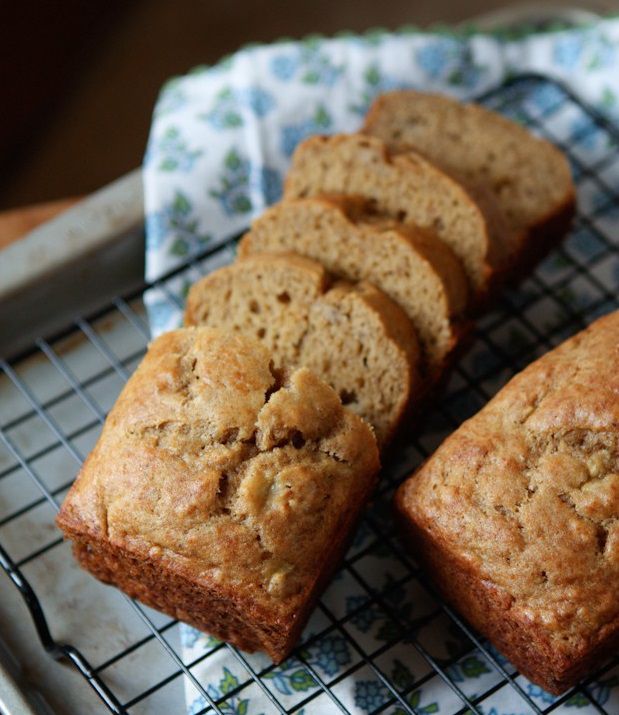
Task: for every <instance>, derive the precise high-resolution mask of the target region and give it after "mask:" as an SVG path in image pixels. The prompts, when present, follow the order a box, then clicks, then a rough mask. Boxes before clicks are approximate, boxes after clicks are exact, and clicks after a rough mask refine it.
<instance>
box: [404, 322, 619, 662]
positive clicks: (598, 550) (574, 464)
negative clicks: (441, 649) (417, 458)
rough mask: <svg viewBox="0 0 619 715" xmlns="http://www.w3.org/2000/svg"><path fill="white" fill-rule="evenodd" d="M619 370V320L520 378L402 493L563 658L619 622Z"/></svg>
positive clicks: (410, 509) (408, 508)
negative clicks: (543, 634) (539, 631)
mask: <svg viewBox="0 0 619 715" xmlns="http://www.w3.org/2000/svg"><path fill="white" fill-rule="evenodd" d="M618 366H619V312H616V313H613V314H611V315H608V316H606V317H604V318H602V319H600V320H598V321H597V322H596V323H594V324H593V325H592V326H590V327H589V328H588V329H586V330H584V331H583V332H581V333H579V334H578V335H576V336H575V337H573V338H571V339H570V340H568V341H567V342H565V343H564V344H562V345H561V346H560V347H558V348H557V349H555V350H553V351H552V352H551V353H548V354H547V355H545V356H544V357H542V358H541V359H540V360H538V361H537V362H535V363H533V364H532V365H531V366H529V367H528V368H527V369H526V370H524V371H523V372H522V373H520V374H519V375H518V376H517V377H515V378H514V379H513V380H511V382H510V383H509V384H508V385H507V386H506V387H505V388H504V389H503V390H502V391H501V392H500V393H499V394H498V395H497V396H496V397H495V398H494V399H493V400H491V401H490V402H489V403H488V405H487V406H486V407H485V408H484V409H483V410H482V411H481V412H480V413H478V414H477V415H476V416H475V417H473V418H472V419H471V420H469V421H468V422H466V423H465V424H464V425H462V427H461V428H460V429H459V430H457V432H455V433H454V434H453V435H452V436H451V437H449V438H448V439H447V440H446V441H445V443H444V444H443V445H442V446H441V447H440V448H439V450H438V451H437V452H436V453H435V454H434V456H433V457H432V458H431V459H430V460H429V461H428V462H427V463H426V464H425V465H424V466H422V468H421V469H420V470H419V471H418V472H417V474H416V475H415V476H414V477H413V478H412V479H410V480H409V481H408V482H407V483H406V484H405V485H404V487H403V488H402V490H401V493H400V495H399V499H400V506H401V508H402V509H403V510H404V511H405V513H408V514H409V515H410V516H411V517H412V519H413V520H414V522H415V523H417V525H418V526H420V527H421V528H422V529H423V530H425V531H426V533H429V534H430V535H431V538H432V539H433V540H434V541H435V542H438V543H440V544H441V545H442V547H443V548H444V549H446V550H447V552H448V553H450V554H452V555H454V556H455V557H456V558H457V559H458V560H460V562H461V563H462V565H463V568H465V569H466V570H467V571H468V572H472V573H476V574H478V575H479V577H480V578H481V579H483V580H485V581H488V582H491V583H492V584H495V585H498V586H499V587H500V588H501V589H502V590H503V591H504V592H505V593H506V594H508V595H509V599H508V600H509V604H508V607H509V609H510V611H511V615H512V616H515V617H516V618H517V619H518V620H520V621H521V622H523V623H526V624H529V625H531V626H532V627H534V628H539V629H540V630H541V631H542V632H544V633H545V634H546V636H547V638H548V639H549V640H550V642H551V643H552V644H553V648H554V649H555V650H556V651H558V652H566V653H574V652H577V651H581V650H583V649H585V648H587V647H589V645H595V643H596V642H597V641H598V640H601V639H603V638H604V637H605V636H608V635H609V633H611V632H615V631H616V630H617V626H618V624H619V598H618V595H619V519H618V517H619V438H618V435H619V369H618Z"/></svg>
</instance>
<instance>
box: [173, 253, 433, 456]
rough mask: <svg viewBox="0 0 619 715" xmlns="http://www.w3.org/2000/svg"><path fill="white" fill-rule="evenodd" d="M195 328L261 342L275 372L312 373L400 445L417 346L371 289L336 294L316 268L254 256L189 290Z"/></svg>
mask: <svg viewBox="0 0 619 715" xmlns="http://www.w3.org/2000/svg"><path fill="white" fill-rule="evenodd" d="M185 322H186V324H187V325H208V326H210V327H213V328H225V329H226V330H232V331H236V332H240V333H242V334H246V335H249V336H250V337H258V338H259V339H260V340H261V341H262V342H263V343H264V344H265V345H266V346H267V347H268V349H269V351H270V352H271V354H272V356H273V360H274V363H275V367H276V368H277V369H279V368H282V367H298V366H301V365H304V366H305V367H309V368H310V369H312V370H313V371H314V372H315V373H316V374H317V375H319V376H320V377H322V378H323V379H324V380H325V381H326V382H327V383H329V384H330V385H331V386H332V387H333V388H334V389H335V391H336V392H337V393H338V394H339V395H340V397H341V399H342V402H343V403H344V404H346V405H347V406H348V407H349V408H350V409H352V410H353V411H354V412H356V413H357V414H359V415H360V416H361V417H363V418H364V419H365V420H366V421H367V422H369V424H371V425H372V426H373V427H374V429H375V430H376V436H377V439H378V441H379V444H381V446H384V445H385V444H386V443H387V442H388V441H389V440H390V438H391V437H392V435H393V433H394V432H395V430H396V428H397V426H398V423H399V422H400V420H401V418H402V416H403V414H404V412H405V410H406V408H407V407H408V405H409V401H410V398H411V397H412V396H413V397H414V395H415V388H416V386H417V385H418V383H419V380H418V372H417V370H418V364H419V346H418V343H417V339H416V336H415V331H414V328H413V326H412V325H411V323H410V321H409V319H408V317H407V316H406V314H405V313H404V311H403V310H402V309H401V308H400V307H399V306H398V305H396V304H395V303H394V302H393V301H392V300H390V299H389V298H387V296H385V295H384V294H383V293H382V292H381V291H379V290H378V289H377V288H375V287H374V286H372V285H370V284H369V283H361V284H358V285H356V286H352V285H350V284H346V283H343V282H340V283H336V284H335V285H333V286H331V284H330V281H329V276H328V274H327V272H326V270H325V269H324V267H323V266H321V265H320V264H319V263H317V262H316V261H312V260H310V259H309V258H304V257H302V256H297V255H292V254H277V255H268V254H262V255H256V256H251V257H249V258H246V259H244V260H241V261H237V262H236V263H234V264H232V265H231V266H225V267H224V268H220V269H219V270H216V271H214V272H213V273H211V274H209V275H207V276H205V277H204V278H202V279H201V280H200V281H198V282H197V283H196V284H194V285H193V286H192V288H191V290H190V291H189V295H188V298H187V309H186V313H185Z"/></svg>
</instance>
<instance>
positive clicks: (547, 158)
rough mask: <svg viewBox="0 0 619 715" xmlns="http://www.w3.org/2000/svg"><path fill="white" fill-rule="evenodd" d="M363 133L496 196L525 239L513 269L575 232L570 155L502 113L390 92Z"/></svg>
mask: <svg viewBox="0 0 619 715" xmlns="http://www.w3.org/2000/svg"><path fill="white" fill-rule="evenodd" d="M363 131H364V132H365V133H366V134H369V135H372V136H374V137H378V138H380V139H382V140H383V141H384V142H386V144H387V146H388V147H389V150H390V151H393V152H406V151H408V150H410V149H414V150H416V151H418V152H420V153H421V154H423V155H424V156H425V157H427V158H428V159H430V160H431V161H433V162H434V163H435V164H437V166H440V167H441V168H442V169H444V170H445V171H446V172H448V173H449V174H451V175H452V176H454V177H455V178H457V179H458V180H459V181H462V182H463V183H464V184H465V185H466V186H468V187H470V188H472V189H473V190H476V189H477V188H481V189H482V190H487V191H489V192H490V193H491V195H492V197H493V198H494V200H495V202H496V204H497V206H498V208H499V209H500V211H501V213H502V215H503V216H504V217H505V219H506V221H507V223H508V225H509V226H510V227H511V229H512V231H513V233H514V234H515V235H517V236H520V237H522V241H521V243H520V245H519V246H517V247H516V249H517V252H516V255H511V256H508V257H507V262H508V263H510V264H520V263H525V264H528V263H529V262H531V261H532V260H534V259H536V258H539V257H541V255H543V253H544V252H545V251H547V250H548V249H549V248H550V247H552V245H554V244H555V243H556V242H557V241H558V240H560V238H561V237H562V236H563V234H564V233H565V231H566V230H567V228H568V227H569V224H570V221H571V218H572V216H573V213H574V207H575V191H574V184H573V181H572V176H571V172H570V167H569V164H568V162H567V160H566V158H565V156H564V155H563V154H562V153H561V152H560V151H559V150H558V149H557V148H556V147H555V146H553V145H552V144H551V143H550V142H548V141H545V140H543V139H539V138H537V137H535V136H534V135H533V134H531V132H529V131H527V130H526V129H525V128H524V127H522V126H521V125H519V124H517V123H516V122H512V121H510V120H508V119H506V118H505V117H502V116H501V115H500V114H497V113H496V112H492V111H490V110H488V109H485V108H484V107H481V106H479V105H477V104H465V103H463V102H459V101H457V100H455V99H452V98H450V97H445V96H442V95H438V94H425V93H422V92H415V91H409V90H406V91H398V92H388V93H386V94H383V95H381V96H380V97H378V98H377V99H376V100H375V101H374V103H373V104H372V106H371V108H370V111H369V112H368V115H367V118H366V121H365V125H364V127H363ZM523 267H524V266H523Z"/></svg>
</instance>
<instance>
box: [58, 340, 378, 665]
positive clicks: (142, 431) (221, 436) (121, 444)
mask: <svg viewBox="0 0 619 715" xmlns="http://www.w3.org/2000/svg"><path fill="white" fill-rule="evenodd" d="M269 363H270V357H269V355H268V352H267V351H266V350H265V349H264V348H263V347H262V346H261V345H260V344H259V343H257V342H256V341H253V340H248V339H245V338H241V337H239V336H231V335H225V334H223V333H221V332H219V331H215V330H211V329H208V328H188V329H184V330H177V331H173V332H172V333H168V334H166V335H164V336H162V337H160V338H158V339H157V340H155V341H154V343H153V344H152V345H151V347H150V349H149V351H148V353H147V355H146V356H145V358H144V360H143V362H142V363H141V364H140V366H139V367H138V369H137V370H136V372H135V373H134V375H133V376H132V377H131V379H130V380H129V382H128V383H127V385H126V386H125V389H124V390H123V392H122V394H121V396H120V397H119V399H118V401H117V403H116V405H115V407H114V408H113V409H112V411H111V412H110V414H109V416H108V419H107V421H106V424H105V426H104V429H103V432H102V434H101V437H100V439H99V441H98V443H97V445H96V447H95V449H94V450H93V452H92V453H91V454H90V456H89V457H88V459H87V460H86V462H85V464H84V466H83V468H82V471H81V472H80V475H79V477H78V479H77V481H76V482H75V484H74V485H73V487H72V488H71V490H70V492H69V494H68V496H67V498H66V499H65V502H64V504H63V505H62V508H61V511H60V513H59V515H58V519H57V523H58V525H59V526H60V528H61V529H62V530H63V531H64V533H65V535H66V536H68V537H69V538H71V539H72V540H73V541H75V543H76V544H77V546H76V554H77V556H78V558H79V559H80V561H81V562H82V563H83V564H84V565H85V566H86V567H87V568H89V569H90V570H91V571H93V573H95V575H97V576H98V577H99V578H102V579H103V580H105V581H107V582H112V583H115V584H116V585H117V586H119V587H120V588H122V589H124V590H126V591H127V592H128V593H130V594H131V595H133V596H136V597H138V598H140V599H141V600H144V601H145V602H147V603H150V604H151V605H155V606H156V607H158V608H161V609H162V610H165V611H166V612H168V613H171V614H173V615H175V616H179V617H182V618H187V619H188V620H190V621H191V622H194V623H196V624H197V625H198V626H199V627H202V628H204V629H206V630H209V631H210V632H212V633H213V634H214V635H216V636H219V637H221V638H225V639H228V640H231V641H232V642H236V643H238V644H239V645H241V646H242V647H248V648H249V647H251V648H252V649H254V648H261V649H264V650H265V651H266V652H268V653H269V654H270V655H271V656H272V657H273V658H274V659H281V658H283V657H284V656H285V655H286V653H287V651H288V649H289V648H290V647H291V645H292V643H293V641H294V638H296V635H297V634H298V632H299V629H300V628H301V627H302V622H303V619H304V618H305V616H306V615H307V613H308V612H309V609H310V608H311V603H312V602H313V599H314V598H315V597H316V595H317V593H318V590H319V586H320V584H321V583H323V581H324V579H325V574H326V573H327V572H328V571H329V570H330V569H332V568H333V567H334V565H335V564H336V561H337V559H338V558H339V555H340V554H341V551H342V549H343V547H344V542H345V541H346V538H347V536H348V533H349V531H350V527H351V525H352V524H353V523H354V521H355V519H356V518H357V516H358V514H359V512H360V510H361V508H362V507H363V505H364V504H365V502H366V501H367V499H368V497H369V494H370V491H371V489H372V487H373V485H374V482H375V476H376V473H377V469H378V450H377V447H376V442H375V439H374V436H373V434H372V432H371V430H370V428H369V427H368V426H367V425H366V424H365V423H364V422H363V421H362V420H360V419H359V418H358V417H356V416H355V415H353V414H352V413H350V412H348V411H347V410H344V409H343V408H342V406H341V403H340V401H339V399H338V398H337V395H336V394H335V393H334V392H333V390H332V389H331V388H329V387H328V386H327V385H325V384H324V383H323V382H322V381H321V380H319V379H318V378H317V377H316V376H315V375H313V374H312V373H311V372H310V371H309V370H307V369H304V368H303V369H300V370H297V371H296V372H295V373H293V374H292V375H291V376H290V377H289V378H286V379H285V381H284V383H283V384H279V382H278V379H277V377H276V376H275V375H274V374H273V372H272V371H271V369H270V364H269Z"/></svg>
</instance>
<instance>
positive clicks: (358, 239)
mask: <svg viewBox="0 0 619 715" xmlns="http://www.w3.org/2000/svg"><path fill="white" fill-rule="evenodd" d="M365 209H366V204H365V202H364V201H363V200H355V199H347V198H346V197H341V196H340V197H334V196H333V197H313V198H307V199H290V200H288V201H282V202H280V203H278V204H276V205H275V206H272V207H271V208H270V209H268V210H267V211H266V212H265V213H264V214H262V216H260V217H259V218H258V219H256V220H255V221H254V223H253V224H252V228H251V231H250V232H249V233H247V234H246V235H245V236H244V237H243V239H242V240H241V242H240V244H239V249H238V255H239V257H241V258H243V257H247V256H250V255H255V254H260V253H286V252H291V251H294V252H296V253H298V254H300V255H303V256H307V257H309V258H313V259H315V260H317V261H320V263H322V265H323V266H325V268H326V269H327V270H328V271H329V272H330V273H332V274H334V275H337V276H339V277H341V278H344V279H346V280H349V281H362V280H366V281H369V282H370V283H372V284H374V285H375V286H376V287H377V288H379V289H380V290H382V291H383V293H385V294H386V295H387V296H388V297H390V298H391V299H392V300H394V301H395V302H396V303H398V304H399V305H400V306H401V307H402V308H403V309H404V311H405V312H406V313H407V315H408V317H409V318H410V319H411V321H412V323H413V325H414V326H415V329H416V330H417V334H418V336H419V339H420V342H421V346H422V349H423V353H424V358H425V362H426V368H427V373H428V374H430V375H434V376H438V375H439V374H440V373H441V372H442V371H443V368H444V366H445V364H446V361H447V359H448V356H449V354H450V353H451V351H452V350H453V348H454V347H455V345H456V344H457V342H458V339H459V337H460V335H461V334H462V332H463V329H464V325H465V323H464V321H463V320H462V317H461V316H462V314H463V313H464V310H465V308H466V303H467V297H468V287H467V281H466V275H465V273H464V270H463V268H462V265H461V263H460V262H459V260H458V259H457V258H456V256H455V255H454V253H453V251H452V250H451V249H450V248H449V246H447V245H446V244H444V243H442V242H441V241H437V240H436V237H435V236H434V235H433V234H430V233H429V232H428V231H426V230H424V229H420V228H417V227H414V226H410V225H408V226H407V225H404V224H399V223H396V222H394V221H389V220H378V219H376V218H372V217H371V216H370V215H369V214H368V213H367V211H366V210H365Z"/></svg>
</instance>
